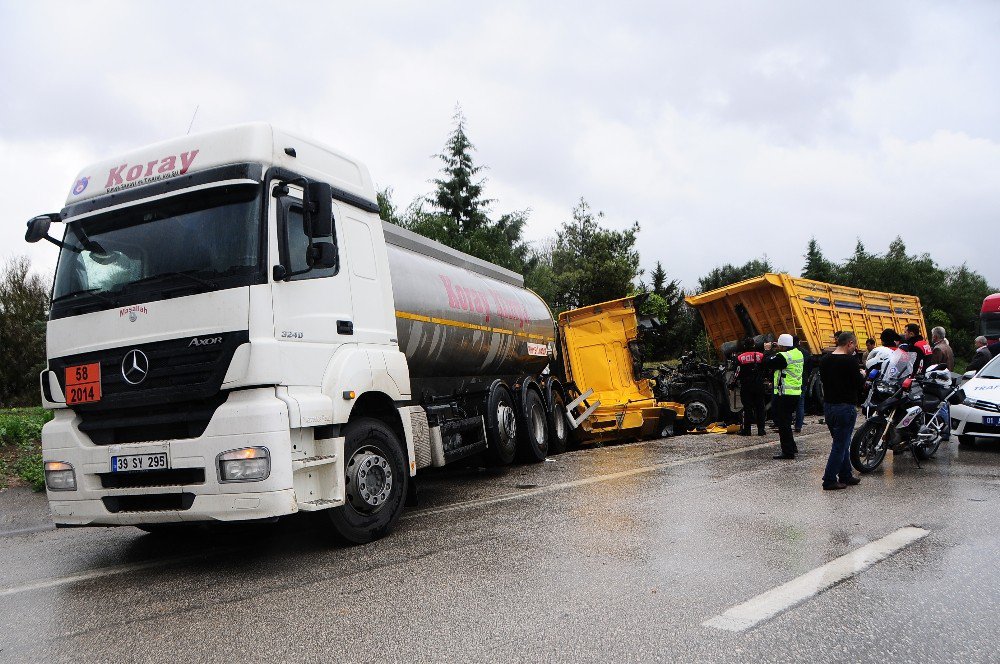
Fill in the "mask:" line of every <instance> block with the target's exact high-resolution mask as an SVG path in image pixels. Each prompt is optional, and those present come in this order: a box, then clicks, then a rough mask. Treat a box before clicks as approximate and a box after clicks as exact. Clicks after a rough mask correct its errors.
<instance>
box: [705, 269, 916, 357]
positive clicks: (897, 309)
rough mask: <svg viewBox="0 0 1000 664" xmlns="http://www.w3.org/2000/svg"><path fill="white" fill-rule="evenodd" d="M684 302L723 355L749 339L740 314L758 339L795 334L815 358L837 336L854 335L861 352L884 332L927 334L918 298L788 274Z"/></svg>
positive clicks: (773, 276)
mask: <svg viewBox="0 0 1000 664" xmlns="http://www.w3.org/2000/svg"><path fill="white" fill-rule="evenodd" d="M686 301H687V303H688V304H690V305H691V306H693V307H696V308H697V309H698V312H699V313H700V314H701V317H702V320H703V321H704V322H705V330H706V332H707V333H708V337H709V339H711V341H712V344H713V345H714V346H715V348H716V350H718V351H719V352H720V353H721V347H722V344H724V343H726V342H727V341H735V340H739V339H742V338H743V337H745V336H746V331H745V328H744V326H743V323H742V322H741V319H740V316H739V315H738V314H737V311H740V310H741V309H745V310H746V314H747V316H749V318H750V320H751V321H752V322H753V324H754V326H755V327H756V328H757V331H758V332H759V333H761V334H767V333H771V334H774V335H778V334H782V333H786V332H787V333H788V334H796V335H798V336H799V338H800V339H803V340H805V341H806V342H807V344H808V346H809V350H810V351H811V352H813V353H819V352H822V351H823V350H824V349H830V348H831V347H832V346H833V345H834V339H833V333H834V332H836V331H838V330H843V331H850V332H854V333H855V334H856V335H857V336H858V344H859V345H860V346H861V347H862V348H863V347H864V343H865V339H866V338H868V337H871V338H872V339H875V341H876V342H877V341H878V336H879V333H880V332H881V331H882V330H884V329H886V328H892V329H894V330H896V331H897V332H900V333H902V330H903V328H904V327H905V326H906V325H907V324H908V323H916V324H917V325H919V326H920V329H921V331H922V332H923V333H925V334H926V329H925V327H924V317H923V313H922V312H921V309H920V299H919V298H918V297H916V296H914V295H898V294H894V293H882V292H879V291H872V290H863V289H860V288H850V287H848V286H837V285H834V284H828V283H824V282H822V281H813V280H811V279H802V278H800V277H792V276H789V275H787V274H770V273H769V274H765V275H763V276H760V277H756V278H754V279H747V280H746V281H741V282H739V283H736V284H733V285H731V286H726V287H724V288H718V289H716V290H712V291H707V292H705V293H701V294H699V295H694V296H691V297H688V298H686Z"/></svg>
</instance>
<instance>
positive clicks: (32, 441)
mask: <svg viewBox="0 0 1000 664" xmlns="http://www.w3.org/2000/svg"><path fill="white" fill-rule="evenodd" d="M51 419H52V413H51V411H47V410H45V409H44V408H10V409H5V410H0V488H6V487H8V486H16V485H22V484H23V485H27V486H30V487H31V488H32V489H33V490H35V491H43V490H44V489H45V472H44V469H43V466H42V426H43V425H44V424H45V423H46V422H48V421H49V420H51Z"/></svg>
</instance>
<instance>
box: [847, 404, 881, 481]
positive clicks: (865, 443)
mask: <svg viewBox="0 0 1000 664" xmlns="http://www.w3.org/2000/svg"><path fill="white" fill-rule="evenodd" d="M885 424H886V422H885V420H884V419H882V418H881V417H874V418H872V419H870V420H868V421H867V422H865V423H864V424H862V425H861V427H860V428H859V429H858V430H857V431H855V432H854V436H853V437H852V438H851V465H852V466H854V468H855V470H857V471H858V472H859V473H870V472H872V471H873V470H875V469H876V468H878V467H879V466H880V465H882V461H883V460H884V459H885V453H886V452H887V451H888V448H887V447H886V445H885V441H883V440H882V432H883V431H885Z"/></svg>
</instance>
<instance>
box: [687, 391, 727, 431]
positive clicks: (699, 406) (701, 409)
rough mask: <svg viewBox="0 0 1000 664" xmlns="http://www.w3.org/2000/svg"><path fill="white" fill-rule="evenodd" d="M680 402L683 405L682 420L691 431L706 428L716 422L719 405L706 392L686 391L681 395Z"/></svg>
mask: <svg viewBox="0 0 1000 664" xmlns="http://www.w3.org/2000/svg"><path fill="white" fill-rule="evenodd" d="M680 402H681V403H682V404H684V420H685V421H686V422H687V424H688V427H690V428H692V429H698V428H701V427H707V426H708V425H709V424H712V423H713V422H716V421H717V420H718V417H719V403H718V402H717V401H716V400H715V397H713V396H712V395H711V394H710V393H709V392H707V391H706V390H701V389H693V390H686V391H684V392H682V393H681V396H680Z"/></svg>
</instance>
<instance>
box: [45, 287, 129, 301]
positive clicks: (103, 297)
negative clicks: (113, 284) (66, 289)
mask: <svg viewBox="0 0 1000 664" xmlns="http://www.w3.org/2000/svg"><path fill="white" fill-rule="evenodd" d="M100 290H101V289H100V288H86V289H84V290H78V291H73V292H72V293H63V294H62V295H60V296H59V297H54V298H52V303H53V304H55V303H56V302H61V301H63V300H68V299H69V298H71V297H79V296H81V295H89V296H91V297H94V298H97V299H98V300H101V301H103V302H107V303H108V304H110V305H116V304H117V301H116V300H115V299H114V298H111V297H108V296H107V295H103V294H101V293H99V292H98V291H100Z"/></svg>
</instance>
